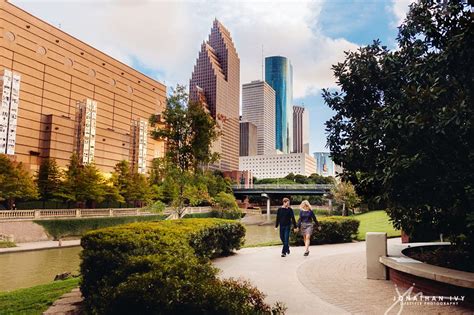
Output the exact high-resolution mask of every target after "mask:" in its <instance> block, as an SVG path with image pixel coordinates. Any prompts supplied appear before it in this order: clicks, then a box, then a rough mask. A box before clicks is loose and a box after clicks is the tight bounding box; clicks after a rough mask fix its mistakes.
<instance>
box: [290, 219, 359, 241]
mask: <svg viewBox="0 0 474 315" xmlns="http://www.w3.org/2000/svg"><path fill="white" fill-rule="evenodd" d="M318 221H319V223H320V225H321V231H318V229H317V228H315V229H314V231H313V235H311V244H312V245H318V244H333V243H346V242H351V241H352V240H353V239H354V238H355V237H356V236H357V231H358V230H359V224H360V221H359V220H356V219H353V218H348V217H339V216H332V217H324V218H319V219H318ZM290 242H291V243H292V244H294V245H304V240H303V236H302V235H301V234H300V233H299V232H298V233H294V231H291V235H290Z"/></svg>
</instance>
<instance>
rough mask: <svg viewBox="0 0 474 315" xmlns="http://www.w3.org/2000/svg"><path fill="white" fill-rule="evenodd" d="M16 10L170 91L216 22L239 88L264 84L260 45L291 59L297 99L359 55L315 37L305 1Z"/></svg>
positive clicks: (121, 1) (123, 3) (315, 10)
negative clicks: (226, 38)
mask: <svg viewBox="0 0 474 315" xmlns="http://www.w3.org/2000/svg"><path fill="white" fill-rule="evenodd" d="M13 2H14V3H15V4H17V5H18V6H20V7H21V8H23V9H25V10H27V11H29V12H30V13H32V14H34V15H36V16H38V17H40V18H42V19H44V20H46V21H48V22H50V23H51V24H53V25H55V26H57V25H58V24H59V23H60V24H61V28H62V29H63V30H64V31H66V32H68V33H70V34H71V35H73V36H75V37H77V38H79V39H81V40H83V41H85V42H86V43H88V44H90V45H92V46H94V47H96V48H97V49H100V50H103V51H105V52H106V53H108V54H110V55H111V56H113V57H115V58H117V59H119V60H121V61H123V62H125V63H127V64H131V63H132V59H133V58H137V59H138V60H140V62H141V63H142V64H144V65H146V66H147V67H149V68H152V69H156V72H158V71H159V72H160V73H163V74H164V77H160V78H158V79H160V80H161V81H165V82H166V84H167V85H169V86H172V85H174V84H176V83H178V82H179V83H183V84H188V83H189V78H190V75H191V72H192V70H193V67H194V64H195V61H196V58H197V55H198V51H199V49H200V45H201V43H202V41H203V40H206V39H207V37H208V34H209V31H210V29H211V27H212V21H213V19H214V18H215V17H217V18H218V19H219V20H220V21H221V22H222V23H223V24H224V25H225V26H226V27H227V28H228V29H229V31H230V32H231V35H232V37H233V40H234V43H235V45H236V47H237V52H238V53H239V57H240V62H241V83H246V82H249V81H251V80H255V79H260V78H261V61H262V60H261V53H262V45H263V46H264V55H284V56H287V57H289V58H290V59H291V62H292V64H293V70H294V97H295V98H296V97H303V96H305V95H307V94H308V93H310V92H311V91H315V90H317V89H320V88H323V87H333V86H335V83H334V78H333V75H332V71H331V69H330V68H331V65H332V64H335V63H336V62H338V61H341V60H342V59H343V56H344V55H343V51H344V50H353V49H356V48H357V46H356V45H355V44H353V43H351V42H349V41H347V40H345V39H342V38H341V39H331V38H329V37H326V36H324V35H323V34H322V33H321V31H319V30H314V29H313V30H312V29H311V27H310V26H311V25H314V24H315V21H317V19H318V17H319V13H320V9H321V6H322V2H313V1H309V0H305V1H288V0H287V1H244V2H242V1H210V2H205V1H145V0H141V1H127V0H118V1H102V2H89V1H85V2H74V1H71V2H69V1H67V2H57V1H53V2H45V1H41V2H37V1H34V2H31V1H30V2H22V1H13ZM403 2H405V1H404V0H403ZM395 6H396V7H397V10H398V4H396V5H395ZM395 6H394V10H395ZM394 12H395V11H394ZM396 12H398V11H396ZM395 14H398V13H395ZM397 17H398V15H397Z"/></svg>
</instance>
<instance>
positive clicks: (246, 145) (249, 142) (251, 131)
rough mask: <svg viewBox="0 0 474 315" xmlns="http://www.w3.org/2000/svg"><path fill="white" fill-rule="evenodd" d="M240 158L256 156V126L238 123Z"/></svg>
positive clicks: (245, 122) (248, 123) (243, 122)
mask: <svg viewBox="0 0 474 315" xmlns="http://www.w3.org/2000/svg"><path fill="white" fill-rule="evenodd" d="M239 155H240V156H252V155H257V126H255V125H254V124H252V123H251V122H248V121H241V122H240V153H239Z"/></svg>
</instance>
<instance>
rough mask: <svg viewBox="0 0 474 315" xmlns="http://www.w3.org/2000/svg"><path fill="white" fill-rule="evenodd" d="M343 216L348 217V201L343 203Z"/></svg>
mask: <svg viewBox="0 0 474 315" xmlns="http://www.w3.org/2000/svg"><path fill="white" fill-rule="evenodd" d="M342 216H344V217H347V210H346V203H345V202H343V203H342Z"/></svg>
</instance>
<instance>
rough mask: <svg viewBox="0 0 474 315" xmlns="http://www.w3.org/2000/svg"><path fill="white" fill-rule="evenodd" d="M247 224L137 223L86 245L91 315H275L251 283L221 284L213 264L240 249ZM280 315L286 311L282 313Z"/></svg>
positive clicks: (89, 238)
mask: <svg viewBox="0 0 474 315" xmlns="http://www.w3.org/2000/svg"><path fill="white" fill-rule="evenodd" d="M244 236H245V228H244V227H243V225H242V224H240V223H238V222H235V221H229V220H220V219H185V220H172V221H162V222H156V223H135V224H129V225H124V226H118V227H112V228H107V229H102V230H98V231H92V232H89V233H87V234H86V235H85V236H84V237H83V238H82V240H81V245H82V247H83V248H84V250H83V252H82V263H81V273H82V276H83V278H82V283H81V292H82V294H83V295H84V297H85V301H84V306H85V310H86V312H87V313H90V314H271V312H272V310H273V311H275V309H272V308H271V307H270V306H269V305H267V304H266V303H265V302H264V295H263V294H262V293H261V292H260V291H258V290H257V289H256V288H254V287H252V286H250V285H249V284H248V283H245V282H242V281H235V280H220V279H218V278H217V269H216V268H214V267H213V266H212V265H211V264H210V260H209V259H210V258H213V257H218V256H221V255H226V254H228V253H230V252H231V251H232V250H234V249H239V248H240V247H241V246H242V245H243V242H244ZM280 310H281V309H280Z"/></svg>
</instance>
